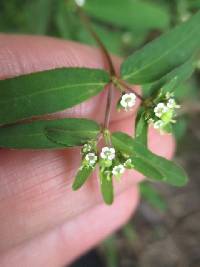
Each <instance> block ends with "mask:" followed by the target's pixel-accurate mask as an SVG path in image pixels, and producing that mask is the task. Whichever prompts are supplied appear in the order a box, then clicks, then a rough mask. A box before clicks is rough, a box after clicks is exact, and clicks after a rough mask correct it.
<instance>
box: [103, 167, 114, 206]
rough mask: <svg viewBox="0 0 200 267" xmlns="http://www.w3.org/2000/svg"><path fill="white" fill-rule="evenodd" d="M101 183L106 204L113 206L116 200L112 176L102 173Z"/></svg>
mask: <svg viewBox="0 0 200 267" xmlns="http://www.w3.org/2000/svg"><path fill="white" fill-rule="evenodd" d="M100 182H101V193H102V196H103V199H104V201H105V203H106V204H108V205H111V204H112V203H113V198H114V193H113V181H112V176H111V175H110V174H106V173H105V172H103V171H100Z"/></svg>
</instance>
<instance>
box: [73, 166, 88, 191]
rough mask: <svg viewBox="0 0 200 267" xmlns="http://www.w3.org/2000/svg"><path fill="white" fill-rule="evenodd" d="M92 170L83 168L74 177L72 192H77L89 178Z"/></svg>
mask: <svg viewBox="0 0 200 267" xmlns="http://www.w3.org/2000/svg"><path fill="white" fill-rule="evenodd" d="M92 171H93V168H92V167H88V168H86V167H83V168H82V169H80V170H79V171H78V173H77V175H76V177H75V180H74V183H73V185H72V188H73V190H74V191H76V190H78V189H79V188H80V187H81V186H82V185H83V184H84V183H85V182H86V181H87V179H88V178H89V176H90V175H91V174H92Z"/></svg>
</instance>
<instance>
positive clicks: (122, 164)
mask: <svg viewBox="0 0 200 267" xmlns="http://www.w3.org/2000/svg"><path fill="white" fill-rule="evenodd" d="M100 158H101V160H100V169H101V170H103V171H104V173H107V174H109V175H107V177H108V179H110V178H109V177H110V176H114V177H115V178H116V179H117V180H119V179H120V178H121V176H122V174H123V173H124V172H125V169H130V168H133V164H132V162H131V159H124V160H123V159H120V160H119V158H118V157H117V156H116V152H115V149H114V148H113V147H103V148H102V150H101V153H100Z"/></svg>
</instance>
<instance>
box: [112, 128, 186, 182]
mask: <svg viewBox="0 0 200 267" xmlns="http://www.w3.org/2000/svg"><path fill="white" fill-rule="evenodd" d="M112 143H113V146H114V147H115V148H116V150H118V151H121V152H122V153H125V154H127V155H129V156H130V158H131V160H132V162H133V165H134V168H135V169H136V170H137V171H139V172H140V173H142V174H143V175H145V176H146V177H148V178H151V179H153V180H156V181H163V182H166V183H168V184H171V185H174V186H183V185H184V184H185V183H186V182H187V180H188V178H187V175H186V173H185V172H184V170H183V169H182V168H181V167H179V166H177V165H176V164H175V163H174V162H172V161H169V160H167V159H165V158H163V157H160V156H157V155H155V154H153V153H152V152H151V151H150V150H148V149H147V148H146V147H145V146H144V145H142V144H141V143H138V142H137V141H136V140H134V139H133V138H131V137H130V136H128V135H127V134H125V133H121V132H116V133H113V135H112Z"/></svg>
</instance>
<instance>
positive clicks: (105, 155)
mask: <svg viewBox="0 0 200 267" xmlns="http://www.w3.org/2000/svg"><path fill="white" fill-rule="evenodd" d="M100 156H101V158H102V159H106V160H113V159H114V158H115V149H114V148H113V147H103V148H102V150H101V154H100Z"/></svg>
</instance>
